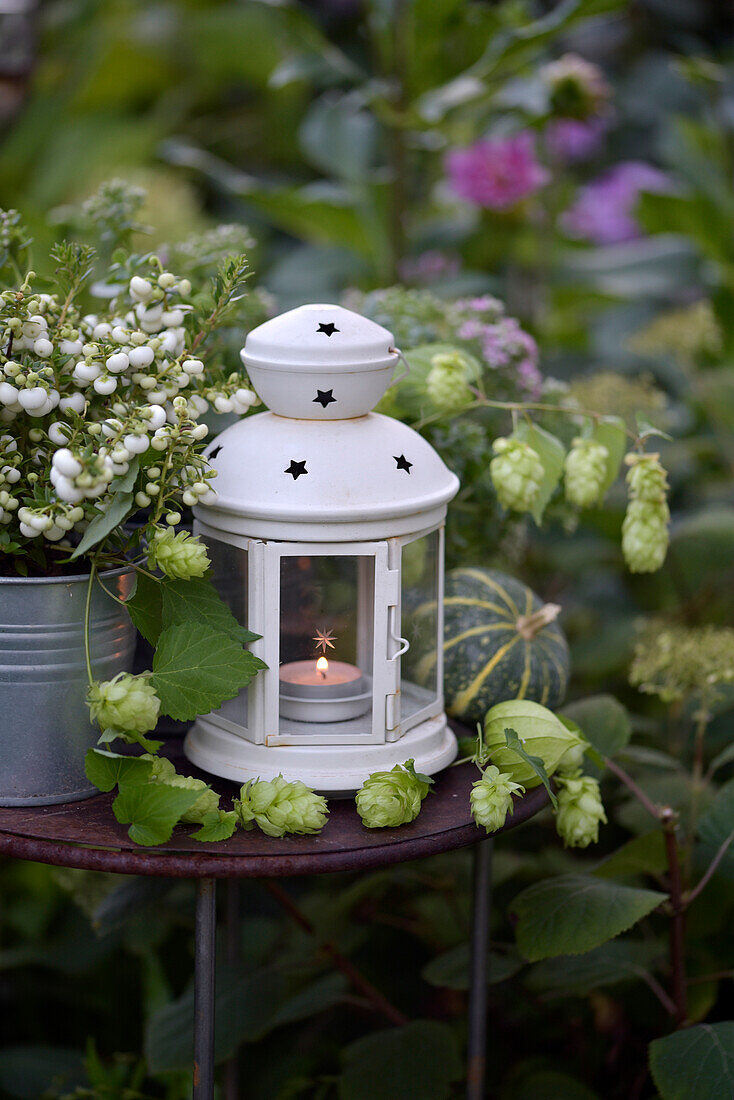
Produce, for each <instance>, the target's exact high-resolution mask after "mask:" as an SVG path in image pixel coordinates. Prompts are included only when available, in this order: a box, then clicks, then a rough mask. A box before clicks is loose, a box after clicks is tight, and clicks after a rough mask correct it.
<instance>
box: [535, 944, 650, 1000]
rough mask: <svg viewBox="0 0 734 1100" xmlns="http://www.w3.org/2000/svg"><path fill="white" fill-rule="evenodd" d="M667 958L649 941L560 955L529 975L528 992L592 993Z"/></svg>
mask: <svg viewBox="0 0 734 1100" xmlns="http://www.w3.org/2000/svg"><path fill="white" fill-rule="evenodd" d="M664 954H665V949H664V948H663V947H661V945H660V944H659V943H656V942H654V941H650V940H612V941H611V942H610V943H603V944H601V946H600V947H595V948H594V950H593V951H587V952H586V954H585V955H561V956H559V957H558V958H555V959H545V960H544V961H543V962H541V963H538V964H537V965H536V966H534V967H533V968H532V970H531V971H530V972H529V973H528V975H527V977H526V979H525V982H526V984H527V986H528V988H529V989H533V990H538V991H542V992H544V993H568V994H583V993H589V992H591V990H592V989H598V988H599V987H600V986H605V985H614V984H616V983H617V982H622V981H630V980H632V979H634V978H638V977H639V974H640V970H641V969H643V970H644V969H647V968H648V967H649V966H650V965H651V964H652V963H653V962H654V960H655V959H656V958H658V957H659V956H660V955H664Z"/></svg>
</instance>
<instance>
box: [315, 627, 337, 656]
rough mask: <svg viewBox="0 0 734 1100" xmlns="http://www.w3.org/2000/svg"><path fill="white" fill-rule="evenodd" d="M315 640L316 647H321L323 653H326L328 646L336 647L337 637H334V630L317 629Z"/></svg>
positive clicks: (330, 647)
mask: <svg viewBox="0 0 734 1100" xmlns="http://www.w3.org/2000/svg"><path fill="white" fill-rule="evenodd" d="M313 641H314V642H316V649H320V650H321V652H322V653H326V647H327V646H328V647H329V649H333V648H334V642H335V641H336V638H335V637H334V631H333V630H318V629H317V631H316V633H315V634H314V636H313Z"/></svg>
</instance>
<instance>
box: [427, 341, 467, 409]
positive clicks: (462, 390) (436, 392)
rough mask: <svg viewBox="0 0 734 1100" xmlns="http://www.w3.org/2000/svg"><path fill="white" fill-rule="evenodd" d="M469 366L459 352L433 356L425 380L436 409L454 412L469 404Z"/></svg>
mask: <svg viewBox="0 0 734 1100" xmlns="http://www.w3.org/2000/svg"><path fill="white" fill-rule="evenodd" d="M469 378H470V366H469V363H468V362H467V360H466V358H465V357H464V356H463V355H462V354H461V352H458V351H455V352H453V354H450V355H445V354H444V355H434V356H433V358H432V359H431V369H430V371H429V372H428V376H427V378H426V389H427V391H428V396H429V397H430V399H431V401H432V402H433V404H434V405H435V406H436V408H437V409H440V410H441V411H443V412H455V411H456V410H458V409H462V408H464V406H465V405H468V404H470V403H471V400H472V392H471V390H470V389H469V385H468V382H469Z"/></svg>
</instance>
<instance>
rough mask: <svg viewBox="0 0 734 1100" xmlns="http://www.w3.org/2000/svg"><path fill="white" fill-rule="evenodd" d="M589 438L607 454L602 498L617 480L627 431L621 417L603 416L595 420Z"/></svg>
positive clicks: (624, 449) (625, 447)
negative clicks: (599, 444) (598, 444)
mask: <svg viewBox="0 0 734 1100" xmlns="http://www.w3.org/2000/svg"><path fill="white" fill-rule="evenodd" d="M591 438H592V439H593V440H595V441H596V442H597V443H601V444H602V445H603V446H604V447H606V449H607V451H608V452H609V455H608V457H607V469H606V473H605V475H604V481H603V482H602V491H601V496H602V497H603V496H604V494H605V493H606V492H607V490H608V489H609V488H610V486H611V485H613V483H614V482H615V481H616V480H617V475H618V474H619V468H620V466H621V465H622V459H623V458H624V452H625V451H626V449H627V430H626V428H625V423H624V420H622V418H621V416H605V417H603V418H602V419H601V420H597V421H596V422H595V423H594V426H593V428H592V432H591Z"/></svg>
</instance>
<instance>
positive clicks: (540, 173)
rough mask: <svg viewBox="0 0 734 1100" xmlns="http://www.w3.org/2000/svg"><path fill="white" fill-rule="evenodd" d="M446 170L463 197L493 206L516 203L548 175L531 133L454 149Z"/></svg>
mask: <svg viewBox="0 0 734 1100" xmlns="http://www.w3.org/2000/svg"><path fill="white" fill-rule="evenodd" d="M446 171H447V173H448V179H449V184H450V186H451V188H452V189H453V191H455V192H456V194H457V195H458V196H459V197H460V198H462V199H465V200H466V201H467V202H471V203H473V204H474V205H475V206H485V207H488V208H489V209H490V210H506V209H508V207H510V206H514V205H515V203H517V202H519V201H520V199H524V198H525V196H526V195H530V194H532V192H533V191H537V189H538V188H539V187H542V186H543V184H544V183H547V181H548V179H549V175H548V172H547V171H546V170H545V168H543V166H542V165H541V164H539V163H538V161H537V160H536V157H535V142H534V139H533V136H532V134H528V133H522V134H515V135H513V136H512V137H508V138H501V139H497V140H493V141H477V142H475V143H474V145H469V146H468V147H467V148H465V149H453V150H452V151H451V152H450V153H449V154H448V156H447V157H446Z"/></svg>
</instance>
